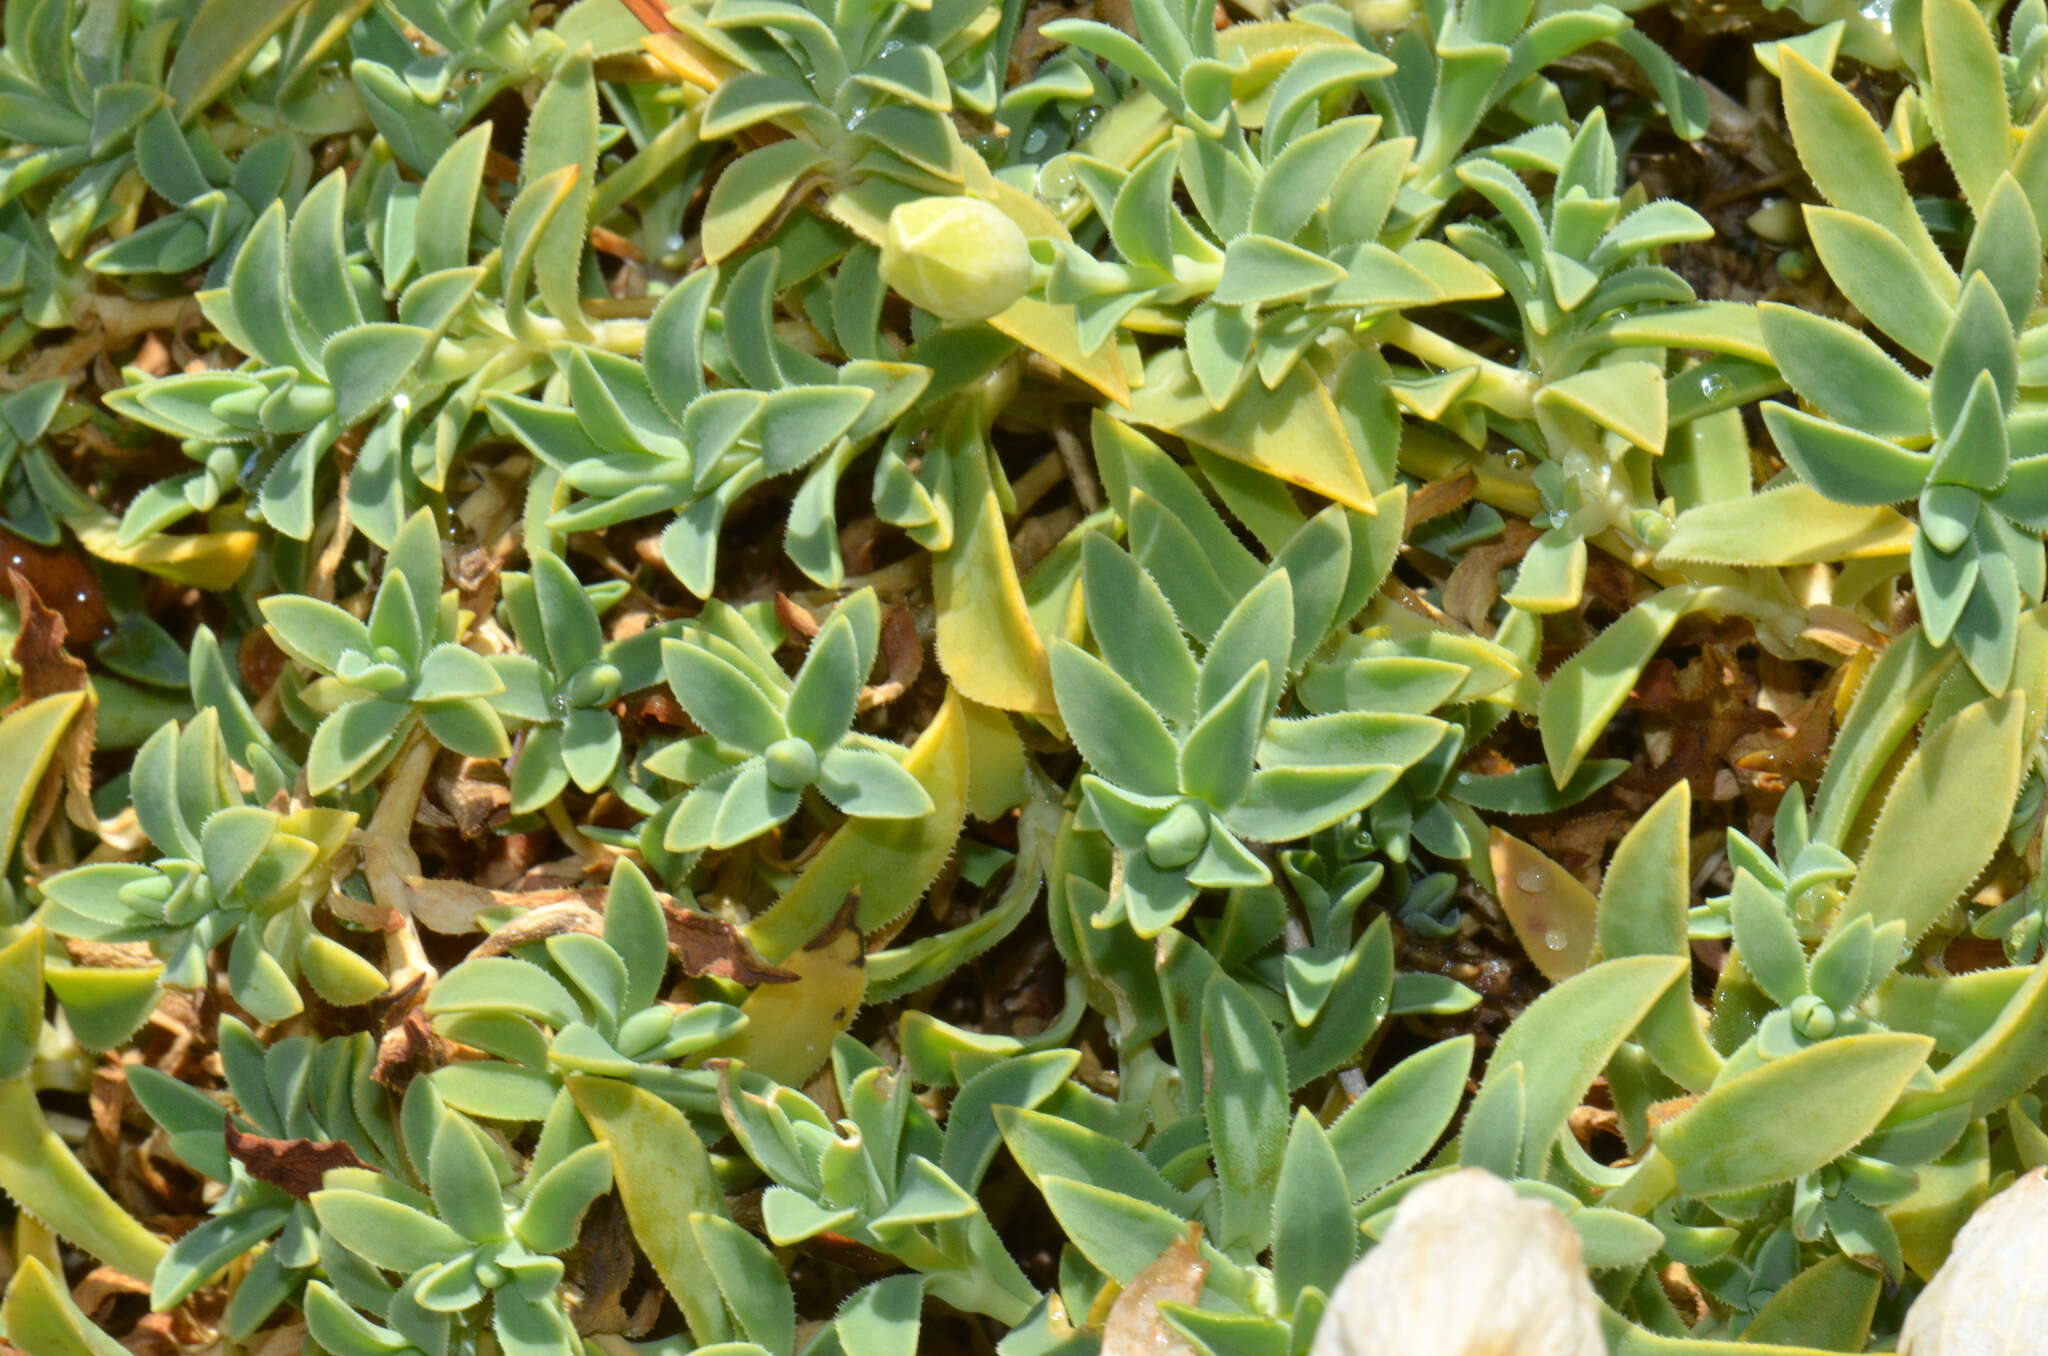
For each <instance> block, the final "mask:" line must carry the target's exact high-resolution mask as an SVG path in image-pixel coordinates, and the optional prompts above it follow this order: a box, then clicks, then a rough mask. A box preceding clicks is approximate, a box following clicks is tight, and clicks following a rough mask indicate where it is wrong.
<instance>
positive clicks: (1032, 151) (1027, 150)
mask: <svg viewBox="0 0 2048 1356" xmlns="http://www.w3.org/2000/svg"><path fill="white" fill-rule="evenodd" d="M1051 140H1052V133H1051V132H1049V131H1047V130H1046V129H1045V128H1043V127H1034V128H1032V129H1031V130H1030V131H1028V132H1026V133H1025V134H1024V154H1026V155H1037V154H1038V153H1039V152H1040V151H1042V150H1044V149H1045V148H1046V144H1047V143H1048V142H1050V141H1051Z"/></svg>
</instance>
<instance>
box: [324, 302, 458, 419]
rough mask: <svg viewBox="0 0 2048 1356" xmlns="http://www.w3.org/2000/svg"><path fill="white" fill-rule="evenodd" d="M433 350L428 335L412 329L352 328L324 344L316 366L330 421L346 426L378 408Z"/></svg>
mask: <svg viewBox="0 0 2048 1356" xmlns="http://www.w3.org/2000/svg"><path fill="white" fill-rule="evenodd" d="M433 346H434V332H433V331H432V330H428V329H422V328H420V327H419V326H417V325H394V324H385V323H378V324H373V325H357V326H355V327H354V328H352V329H348V330H344V331H342V332H341V333H340V334H337V335H335V336H334V337H333V338H331V339H329V340H328V341H327V344H326V347H325V348H323V349H322V350H321V353H320V361H321V364H322V365H323V366H325V367H326V369H327V380H328V382H329V384H330V385H332V386H333V387H334V403H335V417H336V418H338V419H339V420H340V421H341V422H342V424H343V425H352V424H356V423H360V422H361V421H362V420H364V419H366V418H368V417H369V416H370V415H371V414H373V413H375V412H376V411H378V410H379V409H382V408H383V406H384V405H385V404H386V403H387V402H388V401H389V400H390V399H391V397H392V396H393V395H395V394H397V392H398V388H399V386H400V385H401V384H403V383H404V381H405V379H406V378H407V377H408V376H410V375H411V374H412V370H413V369H414V368H415V367H417V366H419V363H420V360H421V359H423V358H425V357H426V356H427V353H428V351H429V350H430V349H432V348H433Z"/></svg>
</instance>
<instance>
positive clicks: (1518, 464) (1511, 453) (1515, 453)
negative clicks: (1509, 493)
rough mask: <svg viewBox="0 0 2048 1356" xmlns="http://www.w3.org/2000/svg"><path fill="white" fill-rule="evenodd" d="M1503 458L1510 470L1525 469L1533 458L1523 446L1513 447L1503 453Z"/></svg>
mask: <svg viewBox="0 0 2048 1356" xmlns="http://www.w3.org/2000/svg"><path fill="white" fill-rule="evenodd" d="M1501 460H1502V461H1503V462H1506V463H1507V468H1508V469H1509V470H1510V471H1525V470H1527V469H1528V467H1529V463H1530V461H1531V460H1533V459H1532V458H1531V457H1530V456H1529V454H1528V453H1527V452H1524V451H1523V450H1522V449H1521V448H1519V447H1511V448H1509V449H1508V450H1507V451H1506V452H1505V453H1503V454H1502V455H1501Z"/></svg>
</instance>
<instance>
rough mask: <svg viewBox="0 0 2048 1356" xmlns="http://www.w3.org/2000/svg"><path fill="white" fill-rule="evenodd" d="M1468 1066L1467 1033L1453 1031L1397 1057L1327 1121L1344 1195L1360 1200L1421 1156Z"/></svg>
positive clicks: (1436, 1135) (1444, 1122) (1459, 1093)
mask: <svg viewBox="0 0 2048 1356" xmlns="http://www.w3.org/2000/svg"><path fill="white" fill-rule="evenodd" d="M1471 1068H1472V1038H1471V1037H1470V1036H1456V1037H1453V1038H1451V1039H1450V1040H1446V1041H1441V1042H1439V1043H1437V1044H1435V1045H1431V1046H1427V1047H1425V1048H1424V1049H1422V1050H1420V1051H1417V1052H1416V1053H1415V1054H1412V1055H1410V1056H1409V1057H1408V1058H1406V1059H1404V1060H1402V1061H1401V1062H1400V1063H1399V1064H1397V1065H1395V1066H1394V1067H1393V1068H1392V1069H1390V1070H1388V1071H1387V1073H1386V1075H1385V1076H1384V1077H1382V1078H1381V1079H1380V1080H1379V1082H1377V1083H1375V1084H1373V1085H1372V1086H1371V1087H1370V1088H1368V1089H1367V1090H1366V1092H1365V1095H1364V1096H1362V1097H1360V1098H1359V1099H1358V1100H1357V1101H1355V1102H1353V1103H1352V1104H1351V1105H1350V1106H1349V1107H1347V1108H1346V1109H1345V1111H1344V1114H1343V1115H1341V1116H1339V1117H1338V1118H1337V1119H1336V1121H1335V1122H1334V1123H1333V1124H1332V1125H1331V1126H1330V1147H1331V1149H1332V1151H1333V1152H1334V1153H1335V1154H1336V1155H1337V1158H1338V1161H1339V1162H1340V1163H1341V1164H1342V1165H1343V1168H1344V1181H1345V1184H1346V1187H1347V1190H1348V1194H1349V1197H1350V1199H1352V1200H1354V1201H1358V1200H1363V1199H1365V1198H1366V1197H1367V1196H1370V1195H1371V1194H1372V1193H1373V1192H1375V1191H1378V1190H1379V1189H1380V1188H1381V1187H1383V1186H1385V1185H1386V1184H1387V1183H1389V1182H1391V1181H1393V1180H1394V1179H1395V1178H1396V1177H1399V1176H1400V1175H1401V1174H1402V1173H1404V1172H1406V1171H1408V1169H1410V1168H1412V1167H1414V1166H1415V1165H1416V1164H1417V1163H1419V1162H1421V1161H1422V1157H1423V1155H1424V1154H1426V1153H1428V1152H1429V1151H1430V1149H1432V1148H1433V1147H1435V1145H1436V1143H1437V1141H1438V1140H1440V1139H1441V1138H1443V1133H1444V1131H1445V1130H1446V1129H1447V1128H1449V1126H1450V1123H1451V1117H1452V1116H1454V1115H1456V1114H1457V1110H1458V1104H1459V1103H1460V1102H1461V1101H1462V1100H1463V1099H1464V1095H1465V1079H1466V1077H1467V1075H1468V1074H1469V1073H1470V1072H1471Z"/></svg>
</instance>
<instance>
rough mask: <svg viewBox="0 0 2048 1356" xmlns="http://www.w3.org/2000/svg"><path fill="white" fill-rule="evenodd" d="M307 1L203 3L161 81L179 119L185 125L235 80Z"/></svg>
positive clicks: (218, 0) (215, 0)
mask: <svg viewBox="0 0 2048 1356" xmlns="http://www.w3.org/2000/svg"><path fill="white" fill-rule="evenodd" d="M307 3H308V0H248V2H247V3H245V2H244V0H206V2H205V3H204V4H202V5H201V6H200V7H199V9H198V10H197V11H196V12H195V13H193V15H192V19H191V23H190V25H189V26H187V27H186V28H185V30H184V33H183V36H182V39H181V40H180V42H179V43H178V46H177V55H176V57H174V58H173V59H172V61H171V69H170V72H169V74H168V75H166V76H165V78H164V93H166V94H168V95H169V96H170V97H171V102H172V103H173V104H174V105H176V107H177V112H178V121H179V122H181V123H189V122H191V121H192V119H193V118H194V117H196V116H197V115H198V114H199V113H200V112H202V111H203V110H204V109H205V108H206V106H207V105H208V104H210V103H212V102H213V101H214V100H215V99H216V98H219V97H220V96H221V95H222V94H224V93H225V92H226V91H227V89H228V87H229V86H230V85H232V84H234V83H235V81H237V80H239V79H240V78H241V76H242V72H243V70H244V69H245V68H246V67H247V66H248V65H249V63H250V62H251V61H252V60H254V59H255V57H256V54H257V53H258V52H260V51H262V50H263V45H264V44H265V43H267V42H269V41H270V39H271V38H272V37H273V36H275V35H276V33H277V32H278V30H279V29H281V28H283V27H284V26H285V25H286V24H288V23H290V22H291V20H292V17H293V16H294V15H296V14H297V13H298V12H299V11H300V10H302V9H305V8H306V7H307Z"/></svg>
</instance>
